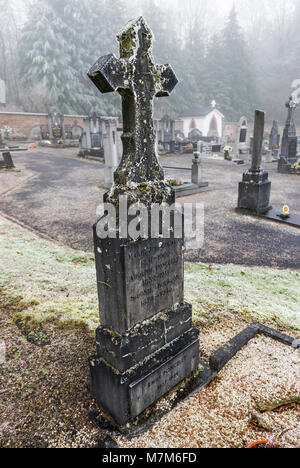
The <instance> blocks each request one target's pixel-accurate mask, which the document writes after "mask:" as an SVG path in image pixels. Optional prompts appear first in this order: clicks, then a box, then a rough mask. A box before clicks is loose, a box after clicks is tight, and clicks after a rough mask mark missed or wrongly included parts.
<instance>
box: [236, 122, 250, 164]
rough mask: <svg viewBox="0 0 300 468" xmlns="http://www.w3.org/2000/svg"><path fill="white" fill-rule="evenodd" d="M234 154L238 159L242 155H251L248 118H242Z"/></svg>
mask: <svg viewBox="0 0 300 468" xmlns="http://www.w3.org/2000/svg"><path fill="white" fill-rule="evenodd" d="M234 153H235V155H236V156H237V157H239V156H240V155H241V154H248V153H249V144H248V121H247V118H246V117H241V118H240V120H239V124H238V127H237V131H236V138H235V148H234Z"/></svg>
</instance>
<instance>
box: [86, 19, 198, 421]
mask: <svg viewBox="0 0 300 468" xmlns="http://www.w3.org/2000/svg"><path fill="white" fill-rule="evenodd" d="M118 40H119V42H120V59H117V58H116V57H115V56H114V55H107V56H105V57H101V58H100V59H99V60H98V61H97V62H96V64H95V65H94V66H93V67H92V68H91V70H90V72H89V77H90V78H91V80H92V81H93V82H94V84H95V85H96V86H97V88H98V89H99V90H100V91H101V92H102V93H107V92H112V91H118V92H119V93H120V95H121V96H122V110H123V126H124V127H123V130H124V133H123V136H122V141H123V157H122V161H121V163H120V166H119V167H118V169H117V171H116V172H115V176H114V178H115V181H114V185H113V187H112V189H111V191H110V192H109V193H108V194H107V195H106V197H105V199H106V202H107V203H111V204H112V205H113V206H116V207H118V206H119V202H120V198H119V196H120V195H123V196H127V197H128V198H127V200H128V204H129V205H132V203H134V202H140V203H141V202H142V203H143V204H144V205H145V206H146V207H147V208H149V207H150V206H151V205H152V204H153V203H162V202H166V203H167V204H170V203H173V202H174V198H175V197H174V193H173V192H172V189H171V188H170V187H169V186H168V185H167V184H166V183H165V182H164V173H163V169H162V168H161V166H160V165H159V163H158V160H157V156H156V153H155V134H154V127H153V117H152V115H153V99H154V97H155V96H157V97H160V96H168V95H169V94H170V93H171V91H172V90H173V88H174V87H175V85H176V84H177V79H176V76H175V74H174V72H173V70H172V68H171V67H170V66H169V65H155V64H154V59H153V57H152V33H151V30H150V29H149V27H148V25H147V24H146V22H145V20H144V19H143V18H142V17H140V18H138V19H137V20H134V21H132V22H131V23H129V24H128V25H127V26H126V27H125V29H124V30H122V31H121V32H120V33H119V35H118ZM101 222H103V218H102V219H100V220H99V222H98V223H97V225H95V227H94V243H95V258H96V269H97V282H98V293H99V305H100V319H101V326H100V327H99V328H98V329H97V332H96V341H97V355H96V356H93V357H91V358H90V372H91V390H92V394H93V396H94V398H95V399H96V401H97V402H98V404H99V405H100V406H101V407H102V408H103V409H104V410H105V411H106V412H107V413H108V414H110V415H111V416H112V417H113V419H114V420H115V421H116V422H117V423H118V424H120V425H124V424H126V423H128V422H129V421H130V420H132V419H133V418H135V417H136V416H138V415H139V414H140V413H141V412H142V411H143V410H145V409H146V408H147V407H148V406H150V405H151V404H152V403H153V402H155V401H156V400H157V399H158V398H160V397H161V396H162V395H164V394H165V393H166V392H168V391H169V390H170V389H171V388H172V387H173V386H175V385H176V384H178V383H179V382H180V381H182V380H183V379H184V378H186V377H187V376H189V375H191V373H192V372H193V371H195V370H196V369H197V368H198V365H199V331H198V330H196V329H194V328H193V327H192V309H191V306H190V305H189V304H186V303H184V296H183V239H182V238H179V239H178V238H175V236H174V234H172V233H173V231H172V229H171V231H169V232H170V234H171V236H170V238H169V239H167V238H163V237H159V238H158V237H154V238H151V239H148V240H143V239H138V240H132V238H130V237H127V236H126V235H123V236H122V234H121V232H120V229H117V233H116V238H115V239H113V238H106V239H101V238H100V237H99V225H100V224H101Z"/></svg>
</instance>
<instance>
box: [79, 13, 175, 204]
mask: <svg viewBox="0 0 300 468" xmlns="http://www.w3.org/2000/svg"><path fill="white" fill-rule="evenodd" d="M118 40H119V43H120V59H117V58H116V57H115V56H114V55H113V54H109V55H106V56H104V57H101V58H100V59H98V61H97V62H96V63H95V65H94V66H93V67H92V68H91V69H90V71H89V73H88V76H89V77H90V79H91V80H92V81H93V83H94V84H95V85H96V86H97V88H98V89H99V90H100V91H101V92H102V93H108V92H112V91H117V92H118V93H119V94H120V95H121V97H122V113H123V127H124V133H123V136H122V141H123V157H122V161H121V164H120V166H119V168H118V170H117V171H116V172H115V184H114V186H113V188H112V190H111V192H110V194H109V200H110V201H112V202H115V203H117V199H118V196H119V195H120V194H124V193H126V194H127V195H128V196H129V198H130V201H132V202H134V201H136V193H137V191H138V190H136V188H137V187H136V185H140V184H143V190H142V191H141V193H140V196H139V201H142V202H147V203H151V202H152V203H153V202H162V201H163V200H165V201H167V200H168V199H169V196H170V188H169V187H168V186H167V185H166V184H165V183H164V173H163V169H162V168H161V166H160V165H159V163H158V160H157V156H156V153H155V134H154V124H153V99H154V97H155V96H156V97H160V96H168V95H169V94H170V93H171V91H172V90H173V89H174V87H175V86H176V84H177V82H178V80H177V78H176V76H175V73H174V72H173V70H172V68H171V66H170V65H155V63H154V59H153V56H152V32H151V30H150V28H149V26H148V25H147V23H146V22H145V20H144V19H143V18H142V17H140V18H138V19H136V20H134V21H132V22H130V23H129V24H128V25H127V26H126V27H125V28H124V29H123V30H122V31H121V32H120V33H119V34H118ZM141 194H143V196H141Z"/></svg>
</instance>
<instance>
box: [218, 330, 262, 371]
mask: <svg viewBox="0 0 300 468" xmlns="http://www.w3.org/2000/svg"><path fill="white" fill-rule="evenodd" d="M258 331H259V324H252V325H250V326H249V327H247V328H245V329H244V330H243V331H241V333H239V334H238V335H236V336H235V337H234V338H232V339H231V340H230V341H228V342H227V343H226V344H225V345H224V346H222V347H220V348H219V349H217V350H216V351H215V352H213V353H212V355H211V356H210V358H209V365H210V368H211V369H213V370H214V371H217V372H219V371H220V370H221V369H222V368H223V367H224V366H225V365H226V364H227V362H229V361H230V359H232V358H233V357H234V356H235V355H236V354H237V352H238V351H239V350H240V349H242V348H243V346H245V345H246V344H247V343H248V342H249V341H250V340H251V339H252V338H254V336H255V335H256V334H257V333H258Z"/></svg>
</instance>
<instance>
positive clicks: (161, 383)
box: [129, 340, 199, 418]
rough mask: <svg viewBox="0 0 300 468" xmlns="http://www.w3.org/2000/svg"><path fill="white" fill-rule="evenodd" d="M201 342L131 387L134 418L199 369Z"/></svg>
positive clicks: (193, 344) (196, 342)
mask: <svg viewBox="0 0 300 468" xmlns="http://www.w3.org/2000/svg"><path fill="white" fill-rule="evenodd" d="M198 363H199V341H198V340H197V341H195V342H194V343H192V344H191V345H190V346H189V347H187V348H185V349H184V351H182V352H180V353H179V354H177V356H175V357H173V358H171V359H170V360H169V361H167V362H166V363H165V364H163V365H162V366H160V367H159V368H158V369H155V371H153V372H152V373H150V374H148V375H147V376H145V377H143V378H142V379H140V380H138V381H136V382H133V383H132V384H131V385H130V392H129V393H130V402H131V405H130V407H131V416H132V417H133V418H134V417H136V416H137V415H138V414H140V413H141V412H142V411H143V410H144V409H145V408H147V407H148V406H150V405H151V404H152V403H153V402H154V401H156V400H157V399H158V398H160V397H161V396H162V395H164V394H165V393H166V392H168V391H169V390H170V388H172V387H174V386H175V385H177V384H178V383H179V382H180V381H181V380H183V379H184V378H185V377H187V376H188V375H190V374H191V373H192V372H193V371H194V370H196V369H197V367H198Z"/></svg>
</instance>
